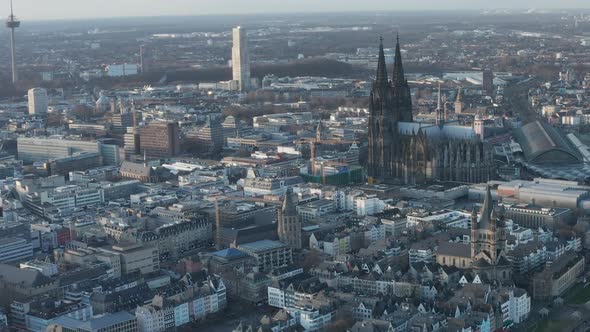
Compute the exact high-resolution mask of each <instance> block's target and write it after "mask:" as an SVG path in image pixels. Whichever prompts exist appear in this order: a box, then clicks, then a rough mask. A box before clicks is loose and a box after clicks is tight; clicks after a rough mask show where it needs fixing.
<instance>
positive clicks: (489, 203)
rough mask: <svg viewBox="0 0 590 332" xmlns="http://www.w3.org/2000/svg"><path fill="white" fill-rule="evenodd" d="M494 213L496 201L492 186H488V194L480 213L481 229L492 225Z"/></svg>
mask: <svg viewBox="0 0 590 332" xmlns="http://www.w3.org/2000/svg"><path fill="white" fill-rule="evenodd" d="M493 211H494V200H493V199H492V192H491V190H490V186H489V185H488V186H486V194H485V197H484V200H483V205H482V206H481V211H480V221H479V228H487V227H488V226H489V225H491V223H492V220H491V219H492V212H493Z"/></svg>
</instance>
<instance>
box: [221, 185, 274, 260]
mask: <svg viewBox="0 0 590 332" xmlns="http://www.w3.org/2000/svg"><path fill="white" fill-rule="evenodd" d="M211 198H212V199H213V201H214V202H215V247H216V248H217V249H218V250H221V249H222V247H221V240H222V237H221V228H222V227H221V212H220V209H219V201H240V202H250V203H264V204H269V205H276V206H280V205H281V204H282V202H281V201H280V200H272V199H267V198H261V197H247V196H227V195H219V196H214V197H211Z"/></svg>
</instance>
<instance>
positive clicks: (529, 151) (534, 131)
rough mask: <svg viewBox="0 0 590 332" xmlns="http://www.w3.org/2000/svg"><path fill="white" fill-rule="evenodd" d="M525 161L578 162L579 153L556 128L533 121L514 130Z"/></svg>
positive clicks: (546, 162)
mask: <svg viewBox="0 0 590 332" xmlns="http://www.w3.org/2000/svg"><path fill="white" fill-rule="evenodd" d="M515 136H516V139H517V140H518V143H519V144H520V146H521V147H522V150H523V152H524V156H525V158H526V161H527V162H529V163H533V164H566V163H567V164H579V163H581V162H582V158H581V155H580V154H579V153H578V152H577V151H576V149H575V147H573V146H572V144H571V143H570V142H569V141H568V140H567V139H566V138H565V136H563V135H562V134H561V133H560V132H559V131H557V129H555V128H553V127H552V126H550V125H549V124H547V123H544V122H540V121H538V120H537V121H534V122H531V123H528V124H526V125H524V126H523V127H522V128H519V129H517V130H516V132H515Z"/></svg>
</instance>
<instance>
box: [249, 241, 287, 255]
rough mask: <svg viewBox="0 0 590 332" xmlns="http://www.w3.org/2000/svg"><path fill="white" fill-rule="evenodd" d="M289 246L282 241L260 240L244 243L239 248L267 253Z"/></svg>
mask: <svg viewBox="0 0 590 332" xmlns="http://www.w3.org/2000/svg"><path fill="white" fill-rule="evenodd" d="M286 246H287V245H286V244H284V243H283V242H280V241H273V240H260V241H256V242H250V243H244V244H241V245H239V247H238V248H240V249H243V250H246V251H252V252H256V251H266V250H272V249H278V248H284V247H286Z"/></svg>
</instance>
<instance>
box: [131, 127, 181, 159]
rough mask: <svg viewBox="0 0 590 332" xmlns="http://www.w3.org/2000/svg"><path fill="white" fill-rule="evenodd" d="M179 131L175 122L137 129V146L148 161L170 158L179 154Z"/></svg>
mask: <svg viewBox="0 0 590 332" xmlns="http://www.w3.org/2000/svg"><path fill="white" fill-rule="evenodd" d="M179 136H180V130H179V128H178V123H176V122H152V123H150V124H149V125H147V126H145V127H141V128H139V146H140V150H141V151H140V152H141V154H142V155H144V156H146V158H148V159H159V158H170V157H174V156H176V155H177V154H178V153H179V152H180V138H179Z"/></svg>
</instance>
